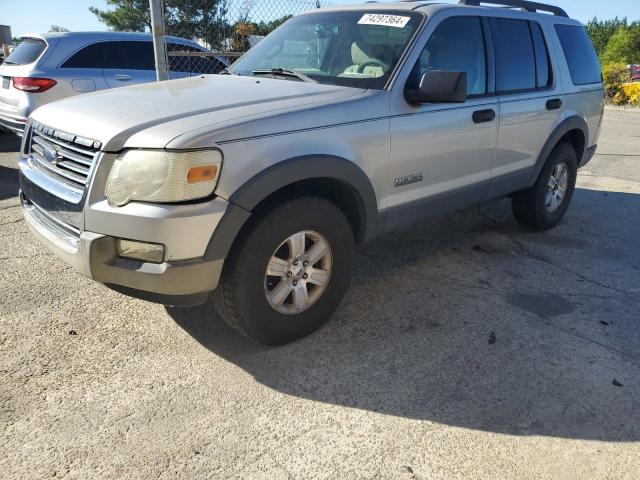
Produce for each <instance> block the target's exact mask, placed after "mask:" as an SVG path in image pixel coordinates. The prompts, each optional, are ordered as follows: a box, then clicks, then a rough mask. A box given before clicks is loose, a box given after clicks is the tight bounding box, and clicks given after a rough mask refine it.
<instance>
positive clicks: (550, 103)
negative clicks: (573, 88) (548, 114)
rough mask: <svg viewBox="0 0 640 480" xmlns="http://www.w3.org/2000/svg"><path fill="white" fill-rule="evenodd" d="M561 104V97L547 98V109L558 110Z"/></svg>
mask: <svg viewBox="0 0 640 480" xmlns="http://www.w3.org/2000/svg"><path fill="white" fill-rule="evenodd" d="M561 106H562V100H560V99H559V98H554V99H552V100H547V110H557V109H559V108H560V107H561Z"/></svg>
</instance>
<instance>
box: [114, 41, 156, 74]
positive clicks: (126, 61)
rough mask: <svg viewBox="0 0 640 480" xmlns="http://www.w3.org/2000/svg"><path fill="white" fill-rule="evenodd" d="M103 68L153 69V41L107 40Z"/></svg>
mask: <svg viewBox="0 0 640 480" xmlns="http://www.w3.org/2000/svg"><path fill="white" fill-rule="evenodd" d="M104 68H114V69H121V70H155V68H156V67H155V59H154V56H153V43H151V42H136V41H127V42H109V51H108V52H107V58H106V60H105V65H104Z"/></svg>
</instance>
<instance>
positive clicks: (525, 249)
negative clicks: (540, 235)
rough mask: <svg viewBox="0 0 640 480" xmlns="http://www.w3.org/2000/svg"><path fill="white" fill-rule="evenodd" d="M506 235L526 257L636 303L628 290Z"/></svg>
mask: <svg viewBox="0 0 640 480" xmlns="http://www.w3.org/2000/svg"><path fill="white" fill-rule="evenodd" d="M507 237H508V238H509V239H510V240H511V241H512V242H513V243H515V244H516V245H517V246H518V248H519V249H520V251H521V252H522V253H523V254H524V255H525V256H527V257H528V258H530V259H532V260H536V261H538V262H542V263H545V264H547V265H551V266H552V267H555V268H558V269H560V270H562V271H564V272H567V273H570V274H572V275H575V276H576V277H578V278H580V279H581V280H584V281H585V282H588V283H591V284H592V285H596V286H598V287H600V288H604V289H605V290H610V291H612V292H615V293H617V294H619V295H622V296H624V297H625V298H627V299H628V300H630V301H631V302H633V303H637V300H636V299H635V298H633V297H632V296H631V295H630V294H629V292H627V291H626V290H621V289H619V288H616V287H613V286H611V285H607V284H606V283H602V282H599V281H598V280H595V279H593V278H591V277H588V276H586V275H584V274H582V273H579V272H576V271H575V270H572V269H570V268H567V267H565V266H563V265H560V264H557V263H555V262H554V261H552V260H550V259H548V258H547V257H545V256H544V255H540V254H539V253H536V252H534V251H533V250H531V249H530V248H529V247H527V246H526V245H525V244H524V242H522V241H521V240H518V239H517V238H515V237H514V236H513V235H508V234H507Z"/></svg>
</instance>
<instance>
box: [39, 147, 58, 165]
mask: <svg viewBox="0 0 640 480" xmlns="http://www.w3.org/2000/svg"><path fill="white" fill-rule="evenodd" d="M42 156H43V157H44V159H45V160H46V161H47V162H49V163H58V162H59V161H60V160H62V157H61V156H60V154H59V153H58V150H56V149H55V148H51V147H42Z"/></svg>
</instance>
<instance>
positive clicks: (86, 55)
mask: <svg viewBox="0 0 640 480" xmlns="http://www.w3.org/2000/svg"><path fill="white" fill-rule="evenodd" d="M106 53H107V42H98V43H94V44H91V45H89V46H87V47H84V48H81V49H80V50H79V51H77V52H76V53H74V54H73V55H72V56H71V57H70V58H69V59H68V60H67V61H66V62H64V63H63V64H62V65H61V68H102V65H103V64H104V57H105V55H106Z"/></svg>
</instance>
